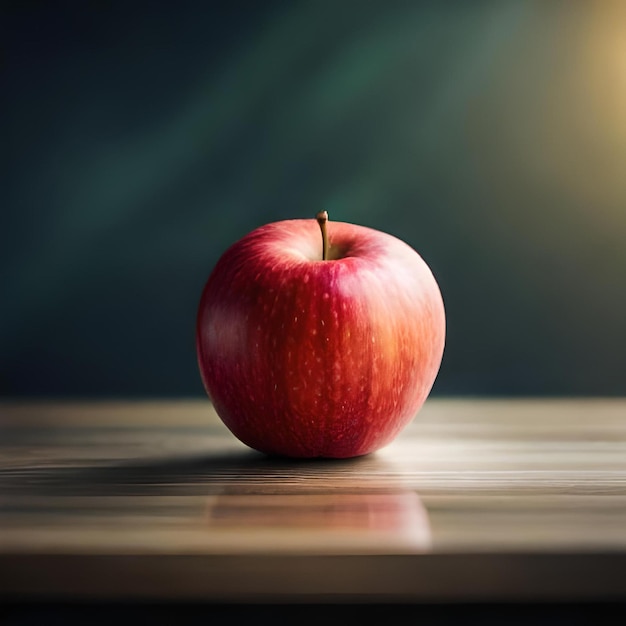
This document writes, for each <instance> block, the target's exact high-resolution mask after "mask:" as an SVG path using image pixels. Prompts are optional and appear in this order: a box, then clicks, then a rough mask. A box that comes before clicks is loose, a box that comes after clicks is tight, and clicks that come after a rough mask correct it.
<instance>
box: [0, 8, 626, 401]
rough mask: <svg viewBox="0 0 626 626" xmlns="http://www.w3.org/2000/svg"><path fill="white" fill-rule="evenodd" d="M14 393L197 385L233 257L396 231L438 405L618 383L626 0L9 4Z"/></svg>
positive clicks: (1, 54) (0, 388)
mask: <svg viewBox="0 0 626 626" xmlns="http://www.w3.org/2000/svg"><path fill="white" fill-rule="evenodd" d="M1 6H2V9H1V14H0V29H1V33H0V34H1V46H2V48H1V50H0V70H1V81H2V84H1V94H2V95H1V97H2V101H1V105H2V116H1V120H2V145H3V150H2V155H3V158H2V185H1V190H0V194H1V196H0V202H1V206H2V220H1V224H2V226H1V230H0V232H1V235H2V236H1V239H0V241H1V244H0V393H1V394H2V395H4V396H41V397H43V396H46V397H49V396H74V397H78V396H85V397H87V396H123V397H135V396H136V397H141V396H151V395H155V396H193V395H202V394H203V393H204V392H203V389H202V386H201V382H200V378H199V375H198V371H197V366H196V361H195V347H194V323H195V314H196V307H197V303H198V299H199V296H200V292H201V289H202V287H203V285H204V282H205V280H206V278H207V276H208V274H209V272H210V270H211V268H212V266H213V264H214V263H215V262H216V260H217V258H218V257H219V255H220V254H221V252H222V251H223V250H224V249H225V248H226V246H227V245H229V244H230V243H232V242H233V241H234V240H236V239H238V238H239V237H241V236H242V235H244V234H245V233H246V232H248V231H249V230H251V229H253V228H255V227H256V226H260V225H261V224H263V223H266V222H268V221H273V220H279V219H285V218H293V217H312V216H313V215H314V214H315V212H317V211H318V210H320V209H322V208H325V209H327V210H328V211H329V213H330V217H331V219H334V220H341V221H349V222H356V223H360V224H364V225H367V226H371V227H374V228H378V229H381V230H385V231H387V232H390V233H392V234H395V235H397V236H399V237H401V238H402V239H404V240H405V241H407V242H408V243H409V244H411V245H412V246H413V247H414V248H416V249H417V250H418V251H419V252H420V254H421V255H422V256H423V257H424V259H425V260H426V261H427V263H428V264H429V265H430V266H431V268H432V270H433V272H434V274H435V276H436V277H437V280H438V281H439V284H440V286H441V290H442V293H443V296H444V300H445V303H446V309H447V315H448V338H447V346H446V352H445V355H444V360H443V363H442V368H441V371H440V374H439V377H438V379H437V381H436V383H435V387H434V389H433V395H454V394H457V395H470V394H472V395H527V394H536V395H623V394H626V246H624V242H625V240H626V5H625V4H624V3H620V2H619V1H615V2H612V1H606V2H576V1H571V2H566V1H563V2H541V1H540V2H524V1H522V2H520V1H518V0H515V1H510V2H507V1H503V0H498V1H493V2H461V1H459V2H417V1H407V2H393V1H379V2H367V1H357V0H355V1H350V0H346V1H337V0H334V1H315V2H304V1H302V0H292V1H286V0H285V1H276V0H274V1H271V2H241V1H231V2H184V1H176V2H169V3H164V2H150V3H140V2H107V1H105V0H99V1H97V0H92V1H89V0H85V1H82V2H76V3H68V2H53V1H51V2H29V1H27V0H26V1H23V2H19V1H14V2H3V3H2V5H1Z"/></svg>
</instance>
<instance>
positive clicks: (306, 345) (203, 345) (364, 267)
mask: <svg viewBox="0 0 626 626" xmlns="http://www.w3.org/2000/svg"><path fill="white" fill-rule="evenodd" d="M327 232H328V240H329V242H330V249H329V255H328V259H327V260H322V235H321V232H320V225H319V224H318V223H317V221H316V220H315V219H292V220H284V221H279V222H273V223H270V224H266V225H265V226H261V227H259V228H257V229H255V230H253V231H252V232H250V233H249V234H247V235H245V236H244V237H243V238H241V239H240V240H239V241H237V242H236V243H234V244H233V245H231V246H230V248H228V249H227V250H226V251H225V252H224V254H223V255H222V256H221V257H220V259H219V260H218V262H217V264H216V265H215V267H214V268H213V271H212V272H211V274H210V276H209V278H208V280H207V282H206V285H205V286H204V289H203V291H202V295H201V298H200V303H199V306H198V313H197V320H196V350H197V359H198V366H199V370H200V375H201V378H202V383H203V385H204V388H205V390H206V393H207V395H208V397H209V399H210V400H211V402H212V403H213V405H214V407H215V410H216V411H217V414H218V415H219V417H220V418H221V420H222V421H223V422H224V424H225V425H226V427H227V428H228V429H229V430H230V431H231V432H232V434H233V435H234V436H235V437H237V438H238V439H239V440H240V441H242V442H243V443H244V444H246V445H247V446H248V447H250V448H253V449H256V450H258V451H261V452H263V453H266V454H267V455H271V456H283V457H293V458H312V457H324V458H349V457H355V456H361V455H365V454H369V453H371V452H374V451H376V450H379V449H380V448H382V447H383V446H385V445H387V444H389V443H390V442H391V441H392V440H393V439H394V438H395V437H396V436H397V435H398V434H399V433H400V431H401V430H402V429H403V428H404V427H405V426H406V425H407V424H408V423H409V422H410V421H412V419H413V418H414V416H415V415H416V414H417V413H418V411H419V410H420V409H421V407H422V405H423V403H424V402H425V400H426V398H427V397H428V395H429V393H430V391H431V389H432V386H433V384H434V381H435V378H436V376H437V374H438V372H439V368H440V365H441V360H442V357H443V351H444V343H445V326H446V324H445V312H444V304H443V299H442V296H441V292H440V289H439V286H438V284H437V282H436V280H435V278H434V276H433V274H432V272H431V270H430V268H429V267H428V265H427V264H426V263H425V261H424V260H423V259H422V257H421V256H420V255H419V254H418V253H417V252H416V251H415V250H414V249H413V248H411V247H410V246H409V245H408V244H406V243H405V242H403V241H402V240H400V239H398V238H396V237H394V236H392V235H390V234H387V233H383V232H381V231H378V230H374V229H371V228H368V227H366V226H360V225H356V224H349V223H345V222H333V221H329V222H328V223H327Z"/></svg>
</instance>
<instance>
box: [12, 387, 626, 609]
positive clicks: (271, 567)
mask: <svg viewBox="0 0 626 626" xmlns="http://www.w3.org/2000/svg"><path fill="white" fill-rule="evenodd" d="M0 595H1V596H3V597H7V598H8V597H11V598H43V597H56V598H58V597H68V598H75V597H104V598H125V597H141V598H155V597H158V598H200V599H209V600H229V599H235V600H246V601H252V600H258V599H262V600H264V601H265V600H270V599H289V600H294V601H297V600H302V599H303V598H304V599H315V600H319V599H324V598H326V599H328V598H332V599H334V600H337V599H340V600H342V599H343V600H349V599H355V598H358V599H366V600H370V601H371V600H372V599H384V600H393V601H405V600H416V599H417V600H463V599H470V600H477V599H486V600H492V599H510V600H520V599H522V600H524V599H567V598H579V599H580V598H589V599H596V600H598V599H601V600H602V599H605V600H616V599H618V600H622V599H626V400H622V399H586V398H581V399H567V400H564V399H541V400H540V399H524V400H522V399H499V400H496V399H470V398H461V399H438V398H433V399H430V400H429V401H428V402H427V404H426V405H425V407H424V408H423V409H422V411H421V412H420V414H419V415H418V416H416V418H415V420H414V421H413V422H412V424H411V425H410V426H409V427H408V428H407V429H406V430H405V431H404V432H403V433H402V434H401V436H400V437H399V438H398V439H397V440H396V441H395V442H394V443H392V444H391V445H390V446H388V447H387V448H385V449H384V450H382V451H380V452H378V453H376V454H373V455H369V456H366V457H362V458H358V459H351V460H345V461H327V460H326V461H324V460H315V461H291V460H285V459H271V458H268V457H266V456H264V455H262V454H259V453H257V452H255V451H252V450H250V449H248V448H246V447H245V446H244V445H243V444H241V443H239V442H238V441H237V440H236V439H234V437H233V436H232V435H231V434H230V433H229V432H228V431H227V430H226V428H225V427H224V426H223V424H222V423H221V421H219V419H218V418H217V416H216V415H215V413H214V411H213V409H212V407H211V406H210V404H209V403H208V401H203V400H191V401H188V400H180V401H163V402H156V401H152V402H138V401H134V402H122V401H116V402H77V401H73V402H60V401H57V402H32V401H31V402H26V401H22V402H20V401H7V400H5V401H3V402H2V403H0Z"/></svg>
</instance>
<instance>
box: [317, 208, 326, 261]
mask: <svg viewBox="0 0 626 626" xmlns="http://www.w3.org/2000/svg"><path fill="white" fill-rule="evenodd" d="M315 218H316V219H317V223H318V224H319V225H320V230H321V231H322V261H326V259H328V248H329V245H328V231H327V230H326V222H328V211H320V212H319V213H318V214H317V215H316V216H315Z"/></svg>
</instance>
